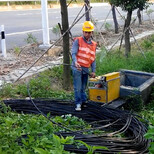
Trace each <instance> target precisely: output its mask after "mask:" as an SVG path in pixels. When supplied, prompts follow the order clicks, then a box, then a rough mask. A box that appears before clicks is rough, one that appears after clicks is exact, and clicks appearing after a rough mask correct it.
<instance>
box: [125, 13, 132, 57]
mask: <svg viewBox="0 0 154 154" xmlns="http://www.w3.org/2000/svg"><path fill="white" fill-rule="evenodd" d="M131 17H132V11H128V12H127V18H126V20H125V56H126V57H128V56H129V54H130V51H131V44H130V33H129V26H130V22H131Z"/></svg>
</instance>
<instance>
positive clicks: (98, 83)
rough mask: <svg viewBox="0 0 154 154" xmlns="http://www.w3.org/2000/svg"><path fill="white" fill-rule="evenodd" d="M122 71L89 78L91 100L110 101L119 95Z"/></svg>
mask: <svg viewBox="0 0 154 154" xmlns="http://www.w3.org/2000/svg"><path fill="white" fill-rule="evenodd" d="M119 91H120V73H119V72H113V73H108V74H105V75H103V76H98V77H96V78H90V79H89V100H91V101H94V102H102V103H109V102H111V101H113V100H115V99H117V98H118V97H119Z"/></svg>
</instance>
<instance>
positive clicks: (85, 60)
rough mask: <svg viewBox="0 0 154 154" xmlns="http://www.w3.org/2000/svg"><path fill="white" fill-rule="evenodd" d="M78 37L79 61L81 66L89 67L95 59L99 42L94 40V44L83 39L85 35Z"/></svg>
mask: <svg viewBox="0 0 154 154" xmlns="http://www.w3.org/2000/svg"><path fill="white" fill-rule="evenodd" d="M76 39H78V44H79V49H78V53H77V55H76V58H77V62H78V63H79V64H80V66H83V67H88V68H89V67H90V65H91V64H92V63H93V61H94V60H95V54H96V45H97V43H96V42H94V41H92V44H88V43H86V42H85V41H84V40H83V37H77V38H76Z"/></svg>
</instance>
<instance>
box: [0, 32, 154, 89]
mask: <svg viewBox="0 0 154 154" xmlns="http://www.w3.org/2000/svg"><path fill="white" fill-rule="evenodd" d="M152 34H154V30H153V31H147V32H143V33H141V34H139V35H137V36H135V38H136V40H138V39H141V38H144V37H146V36H149V35H152ZM133 41H134V38H131V42H133ZM119 44H120V41H119V42H117V43H116V44H115V45H114V48H115V47H118V46H119ZM112 46H113V45H109V46H107V47H106V48H107V49H110V48H111V47H112ZM96 52H97V53H99V52H101V50H100V49H97V51H96ZM62 58H63V57H59V58H58V59H57V60H56V61H52V62H51V63H49V62H48V63H46V64H44V65H42V66H36V67H32V68H31V69H30V70H29V71H28V72H27V73H26V74H25V75H24V76H22V78H21V79H23V78H26V77H29V76H32V75H35V74H37V73H39V72H42V71H44V70H47V69H48V68H51V67H54V66H55V65H59V64H62ZM27 69H28V68H20V69H18V70H14V71H13V72H10V73H9V74H8V75H4V76H3V77H1V79H0V88H1V87H2V85H3V84H4V83H13V82H14V81H16V80H17V79H18V78H19V77H20V76H21V75H22V74H23V73H24V72H25V71H26V70H27Z"/></svg>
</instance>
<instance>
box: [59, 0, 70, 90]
mask: <svg viewBox="0 0 154 154" xmlns="http://www.w3.org/2000/svg"><path fill="white" fill-rule="evenodd" d="M60 5H61V17H62V29H63V33H65V31H66V30H67V29H68V28H69V24H68V12H67V4H66V0H60ZM63 63H64V64H70V57H69V32H67V33H66V34H65V35H64V36H63ZM63 88H64V89H65V90H69V88H70V66H69V65H64V66H63Z"/></svg>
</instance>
